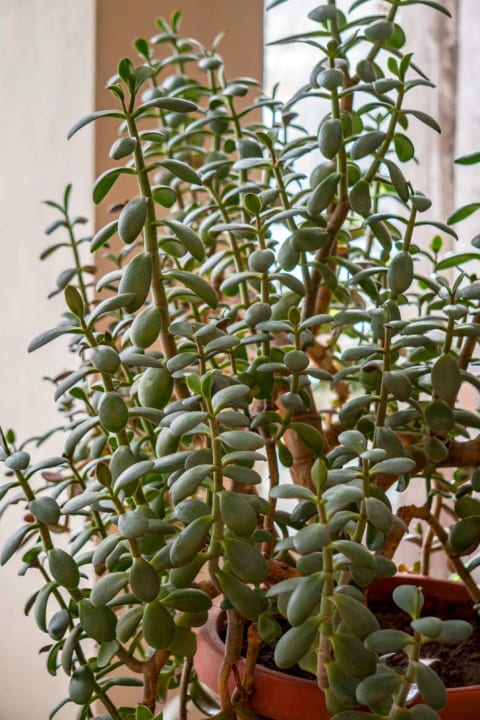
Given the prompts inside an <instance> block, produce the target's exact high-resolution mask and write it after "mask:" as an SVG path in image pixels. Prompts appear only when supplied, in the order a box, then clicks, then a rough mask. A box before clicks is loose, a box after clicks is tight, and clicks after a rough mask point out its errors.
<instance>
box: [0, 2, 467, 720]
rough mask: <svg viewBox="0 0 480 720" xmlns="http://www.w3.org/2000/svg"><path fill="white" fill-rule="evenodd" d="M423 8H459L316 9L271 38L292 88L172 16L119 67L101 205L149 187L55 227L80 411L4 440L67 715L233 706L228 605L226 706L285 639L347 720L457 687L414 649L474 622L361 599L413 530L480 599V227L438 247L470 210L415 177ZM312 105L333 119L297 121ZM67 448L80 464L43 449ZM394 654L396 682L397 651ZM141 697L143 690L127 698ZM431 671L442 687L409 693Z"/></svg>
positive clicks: (72, 390) (399, 712)
mask: <svg viewBox="0 0 480 720" xmlns="http://www.w3.org/2000/svg"><path fill="white" fill-rule="evenodd" d="M282 4H283V2H282V0H276V1H275V2H273V3H271V6H272V8H273V7H274V6H279V7H278V8H276V9H275V10H274V12H280V13H281V12H282ZM425 5H427V6H430V7H431V12H432V13H434V12H442V13H444V14H448V12H447V10H446V9H445V8H444V7H443V5H442V4H441V3H438V2H432V1H430V0H386V2H384V3H382V9H381V10H380V9H379V7H378V6H379V4H378V3H376V2H373V1H372V0H356V2H354V3H353V5H352V9H356V10H357V12H356V13H354V14H352V15H350V14H345V13H344V12H343V11H342V10H341V9H340V8H339V7H337V5H336V3H335V0H328V3H327V4H323V5H319V6H318V7H314V8H313V9H312V10H311V12H310V13H309V16H308V17H309V20H310V25H311V29H310V30H309V31H306V32H304V33H301V34H299V35H294V36H291V37H288V38H283V39H281V40H280V41H279V42H281V43H285V44H292V43H295V42H307V43H309V44H310V45H312V46H313V47H314V48H315V50H316V53H317V58H316V64H315V65H314V66H313V67H312V68H308V69H307V68H306V69H305V77H304V78H301V81H300V85H299V87H298V90H297V92H296V93H295V95H294V96H293V97H292V98H291V99H290V100H289V101H288V102H283V101H280V100H279V99H277V98H276V97H275V96H273V97H269V96H268V95H266V94H263V93H262V92H261V90H260V89H259V88H258V83H257V82H255V81H254V80H252V79H251V78H248V77H240V78H230V77H229V74H228V69H227V68H225V67H224V64H223V61H222V57H221V55H220V54H219V49H218V44H219V41H215V42H214V44H213V47H211V48H205V47H203V46H202V45H201V44H200V43H199V42H196V41H195V40H192V39H191V38H188V39H185V38H183V37H182V34H181V31H180V21H181V16H180V13H178V12H177V13H175V14H174V15H173V16H172V17H171V19H170V20H169V21H166V20H163V19H159V20H157V30H158V33H157V34H156V35H155V36H154V37H153V38H152V39H151V40H150V41H147V40H146V39H144V38H140V39H137V40H136V41H135V50H136V53H137V55H138V58H139V59H138V58H137V60H136V62H135V63H134V62H132V61H131V60H129V59H123V60H121V62H120V64H119V66H118V72H117V74H116V75H115V76H114V77H113V78H112V79H111V80H110V84H109V85H108V89H109V90H110V92H111V96H112V109H111V110H102V111H99V112H94V113H92V114H90V115H88V116H86V117H85V118H83V119H82V120H80V121H79V122H78V123H77V124H76V125H75V126H74V127H73V128H72V130H71V131H70V137H71V136H73V135H75V134H76V132H77V131H79V130H80V129H81V128H82V127H83V126H85V125H87V124H88V123H91V122H94V121H99V122H102V118H105V117H107V118H117V119H118V121H119V130H118V136H117V137H116V138H112V142H113V144H112V147H111V150H110V158H111V167H110V168H109V169H108V170H106V172H104V173H102V175H100V177H99V178H98V179H97V181H96V182H95V185H94V188H93V200H94V202H95V203H103V202H107V203H108V202H109V192H110V190H111V188H112V187H113V186H114V185H115V182H116V181H117V180H118V178H120V177H121V176H123V175H129V176H131V179H132V180H134V181H135V180H136V189H133V188H134V185H133V184H132V185H131V187H132V191H131V192H132V196H131V197H130V198H129V199H128V201H127V202H126V203H125V204H124V205H123V206H122V207H116V208H114V210H113V212H114V215H113V216H112V220H111V222H109V223H108V224H107V225H105V226H104V227H101V228H99V229H98V231H97V232H96V233H95V235H94V236H93V237H89V238H85V237H84V236H83V235H82V224H83V223H84V222H85V221H84V219H83V218H81V217H76V216H75V215H74V214H73V212H72V209H71V206H72V202H71V192H70V191H71V188H70V187H69V188H67V190H66V192H65V195H64V198H63V201H62V202H61V203H56V202H48V205H49V206H50V207H51V209H52V218H53V221H52V224H51V225H50V226H49V227H48V229H47V234H48V235H51V234H53V233H55V238H56V237H57V235H58V237H59V238H60V239H59V240H58V241H57V240H55V242H54V244H52V245H50V246H49V247H48V248H47V249H46V250H45V251H44V252H43V258H46V257H48V256H50V255H52V254H53V253H56V252H57V251H58V252H61V253H62V254H63V256H64V257H65V256H67V255H68V254H69V257H68V260H67V268H66V269H65V270H64V271H63V272H62V273H61V275H60V276H59V278H58V281H57V289H56V291H55V292H60V293H63V294H64V297H65V303H66V308H65V312H64V314H63V315H62V317H61V319H60V321H59V322H58V323H57V324H56V325H55V326H54V327H53V328H52V329H49V330H47V331H46V332H43V333H42V334H40V335H38V336H37V337H36V338H35V339H34V340H33V341H32V343H31V345H30V348H29V349H30V351H36V350H39V349H40V348H41V347H42V346H44V345H45V344H47V343H50V342H53V341H56V342H61V340H57V339H58V338H63V339H64V340H65V339H67V340H68V343H69V348H70V350H71V353H72V366H71V367H70V368H69V369H63V370H62V369H61V368H58V369H57V370H56V371H54V372H53V378H52V380H51V381H52V383H53V385H54V396H55V401H56V402H57V403H58V409H59V411H60V413H61V420H60V421H59V425H58V427H56V428H54V429H52V430H47V431H43V432H42V433H40V434H39V435H38V436H37V437H35V438H34V439H30V440H27V441H25V442H20V441H17V439H16V436H15V433H14V431H13V430H10V429H7V426H4V429H3V430H2V431H1V446H2V450H1V453H2V459H3V461H4V464H5V468H6V476H5V480H4V482H3V484H2V488H1V496H2V498H3V501H4V503H6V504H7V505H8V504H17V505H21V506H22V507H24V508H25V510H26V514H25V517H24V521H23V524H22V525H21V527H19V528H18V530H17V531H16V532H15V533H14V535H13V536H12V537H11V538H10V539H9V540H8V541H7V542H6V544H5V545H4V547H3V550H2V554H1V563H2V564H4V563H6V562H7V561H9V560H10V559H11V558H12V556H14V555H18V554H19V555H20V556H21V557H22V561H23V567H22V571H21V572H22V574H23V573H25V572H28V573H29V574H36V575H37V577H38V590H37V592H35V594H34V595H33V596H32V597H31V598H30V599H29V600H28V602H27V606H26V610H27V612H28V613H30V614H31V615H32V618H33V619H34V621H35V622H36V624H37V625H38V627H39V628H40V629H41V630H42V631H43V632H45V633H46V637H47V638H48V640H47V641H46V642H47V645H46V647H45V648H44V651H45V652H46V664H47V669H48V672H50V673H51V674H53V675H55V674H57V673H59V674H61V673H66V674H67V675H68V676H69V677H70V681H69V696H68V697H67V698H65V699H63V700H60V702H59V703H58V705H57V706H56V708H55V709H54V710H53V711H52V715H51V717H53V716H54V715H55V713H56V712H57V711H58V710H59V709H60V708H61V707H62V706H63V705H64V704H66V703H68V702H73V703H76V704H77V705H78V707H79V711H78V718H91V717H97V718H98V720H100V718H102V720H104V719H105V718H109V719H111V720H120V719H122V720H132V719H134V720H148V718H152V717H154V716H155V718H161V717H162V710H161V707H162V706H161V702H162V701H163V700H164V699H165V697H166V693H167V691H168V690H169V689H170V688H173V687H179V688H180V711H179V712H180V715H179V717H180V718H182V719H184V718H186V717H187V714H186V713H187V702H189V701H190V700H191V699H193V701H194V702H195V703H196V704H197V705H198V706H199V707H200V708H201V709H203V711H204V713H206V714H207V712H208V714H212V712H215V711H213V710H211V708H210V704H211V702H212V700H211V699H210V698H208V697H207V694H206V691H205V690H204V689H203V688H202V687H201V686H200V684H199V682H198V679H197V677H196V673H195V669H194V660H195V652H196V633H197V631H198V629H199V628H201V627H202V626H203V625H204V624H205V622H206V621H207V617H208V611H209V609H210V607H211V606H212V601H214V602H220V603H221V604H222V607H223V608H224V610H225V613H226V618H227V620H226V622H227V625H228V633H227V641H226V652H225V660H224V662H223V665H222V667H221V669H220V674H219V700H218V709H217V711H216V713H217V714H215V717H216V718H219V719H220V718H225V719H227V718H235V717H239V718H244V717H255V716H254V715H253V711H252V710H251V709H250V710H249V702H250V694H251V691H252V688H253V687H254V676H253V672H254V666H255V659H256V653H257V652H258V647H259V643H260V641H262V640H272V639H277V640H278V642H277V645H276V650H275V661H276V664H277V666H278V667H279V668H280V669H286V668H289V667H290V666H292V665H294V664H296V663H299V664H300V666H301V667H302V668H304V669H306V670H309V671H310V672H312V674H313V675H314V676H316V678H317V681H318V684H319V686H320V687H321V688H322V689H323V691H324V693H325V698H326V703H327V707H328V710H329V712H330V714H331V715H332V716H333V715H334V716H335V717H336V718H338V720H342V718H344V719H345V720H357V718H358V720H361V718H363V717H364V716H366V717H368V716H369V715H370V717H373V716H372V714H371V713H370V711H372V712H373V713H374V717H375V718H377V717H381V718H388V719H389V720H400V718H401V719H402V720H405V719H406V718H410V719H411V720H422V719H428V720H431V719H432V718H437V717H438V715H437V712H436V711H437V710H440V709H441V708H442V707H443V705H444V704H445V689H444V687H443V685H442V683H441V682H440V681H439V680H438V678H437V675H436V674H435V672H434V670H433V669H432V668H431V667H430V666H429V665H428V664H425V663H423V662H422V647H423V644H424V643H425V642H426V641H428V640H429V639H432V638H437V639H439V640H444V641H445V642H457V641H458V640H460V639H461V638H463V637H465V636H466V635H468V633H469V632H470V627H469V625H468V624H467V623H466V622H464V621H462V620H448V621H442V620H440V619H439V618H436V617H427V618H424V617H420V609H421V606H422V601H423V600H422V592H421V589H420V588H419V587H417V586H415V585H413V586H405V585H402V586H400V587H399V588H397V589H396V590H395V593H394V601H395V602H396V604H397V605H398V606H399V607H400V608H403V609H404V610H406V611H407V613H409V615H410V616H411V625H410V631H409V632H405V631H399V630H395V629H392V628H390V629H388V628H387V629H380V626H379V623H378V620H377V618H376V616H375V614H374V613H373V612H372V611H371V610H369V609H368V607H367V605H366V604H365V602H364V595H365V591H366V590H367V589H368V587H369V586H370V585H371V583H372V582H373V581H374V580H377V579H378V578H383V577H388V576H391V575H393V574H395V573H396V570H397V563H396V562H395V560H394V559H395V557H396V551H397V549H398V547H399V545H404V543H405V541H407V540H409V539H411V537H412V534H415V533H416V534H417V538H416V539H417V541H418V542H419V543H420V544H421V554H420V556H419V560H418V563H417V565H416V567H417V569H418V570H420V571H421V572H422V573H428V572H429V565H430V558H431V555H432V552H433V551H434V550H436V549H437V547H438V546H441V547H442V548H443V549H444V551H445V552H446V554H447V557H448V558H449V563H450V568H451V570H452V572H453V573H455V575H456V576H457V577H458V578H459V579H460V580H461V582H463V583H464V584H465V585H466V586H467V588H468V590H469V592H470V594H471V596H472V603H473V604H474V603H478V602H479V601H480V590H479V588H478V587H477V585H476V583H475V582H474V580H473V579H472V576H471V571H472V570H473V568H474V567H476V566H477V565H478V560H477V559H475V557H473V559H472V553H474V551H475V549H476V548H477V546H478V544H479V542H480V503H479V501H478V500H477V499H476V498H475V492H476V491H478V490H479V489H480V475H479V471H478V469H477V466H479V464H480V452H479V447H480V446H479V438H478V437H476V436H475V432H476V431H478V429H479V427H480V420H479V418H478V415H477V414H476V413H474V412H470V411H468V410H465V409H463V408H462V407H461V405H460V404H459V400H458V396H459V391H460V388H461V386H466V387H470V388H471V389H474V390H476V389H478V387H479V381H478V378H477V376H476V374H475V366H476V365H477V364H478V360H476V359H475V349H476V343H477V338H478V335H479V324H478V321H479V317H480V315H479V300H480V281H478V280H476V275H475V274H474V271H473V270H472V266H471V264H470V261H472V260H475V259H478V257H479V253H478V252H477V251H476V250H475V248H477V247H478V245H479V242H478V238H477V239H474V240H473V246H474V247H473V249H472V250H471V251H470V252H465V253H453V254H452V253H445V252H444V246H445V240H446V238H447V237H453V238H456V233H455V231H454V230H453V228H452V225H455V223H456V222H458V221H460V220H461V219H462V218H463V217H465V216H467V215H468V214H469V213H470V212H472V211H473V210H475V209H476V207H477V206H476V205H469V206H466V207H463V208H460V209H459V210H458V211H457V212H456V213H455V214H454V216H452V217H451V218H450V221H449V222H448V223H444V222H438V221H437V220H432V219H431V217H430V215H429V208H430V205H431V202H430V200H429V198H428V196H427V195H426V194H424V193H423V192H422V191H421V190H420V189H417V188H416V187H414V186H412V184H411V182H409V179H408V170H409V165H408V162H409V161H411V160H414V159H416V149H415V147H414V142H413V141H412V134H411V131H413V133H414V132H415V127H416V125H417V124H418V123H425V124H426V125H428V126H429V127H430V128H431V132H432V133H434V132H439V131H440V128H439V127H438V124H437V122H436V121H435V119H434V118H432V117H430V116H429V115H427V114H425V113H424V112H423V111H420V110H418V109H416V108H415V106H414V105H412V102H411V94H412V92H411V91H412V90H414V89H415V88H418V87H422V88H430V87H431V83H430V81H429V80H428V78H427V77H426V76H425V74H424V73H423V72H422V70H421V69H420V68H419V67H417V65H416V63H415V57H414V55H413V53H412V50H414V48H409V47H408V44H407V42H406V37H405V33H404V30H403V29H402V27H401V25H400V24H399V19H398V15H399V10H400V9H401V10H402V12H405V13H407V12H410V13H413V14H415V12H416V11H417V9H418V7H420V6H425ZM407 6H408V7H407ZM359 11H360V12H359ZM227 42H228V40H227ZM306 98H308V99H309V100H310V103H311V102H312V100H313V99H315V100H317V102H318V133H317V134H315V135H311V134H309V132H307V130H305V129H304V128H303V127H302V126H301V124H300V122H299V119H298V114H297V113H298V109H299V108H301V106H302V103H303V101H304V100H305V99H306ZM421 159H422V158H421V156H420V157H419V160H421ZM299 160H301V161H302V163H301V167H302V168H305V167H306V162H307V161H308V162H309V163H310V167H311V172H310V174H309V175H308V176H307V175H306V174H305V172H304V170H300V169H299V167H298V161H299ZM476 160H478V157H477V155H475V154H474V155H472V156H468V157H466V158H463V159H460V162H463V163H464V164H468V163H471V162H475V161H476ZM424 226H426V228H427V229H428V230H429V231H430V238H429V240H428V241H427V242H424V241H423V242H422V243H421V244H420V243H419V241H418V240H417V236H418V233H417V231H418V229H419V228H422V230H421V233H422V237H423V238H425V237H426V236H425V227H424ZM88 248H89V249H90V251H91V252H92V253H93V254H94V255H95V256H96V257H99V258H101V264H102V267H103V268H107V270H106V273H105V274H103V275H101V276H100V275H99V274H96V275H95V272H96V271H95V260H93V261H92V260H91V259H90V258H89V257H88ZM55 373H57V374H55ZM51 435H54V436H57V440H58V442H59V444H60V445H61V447H62V448H63V451H62V452H61V454H60V455H59V456H56V457H47V458H46V459H44V460H40V461H37V460H36V461H35V462H33V461H32V460H31V457H30V452H31V450H32V449H35V448H34V446H40V448H42V447H43V441H44V440H46V439H47V438H49V437H50V436H51ZM59 436H60V437H59ZM37 454H38V450H36V449H35V455H37ZM412 480H413V481H414V482H412ZM410 484H411V485H412V486H414V488H415V499H414V502H413V503H412V500H411V498H410V500H409V501H408V503H407V504H406V503H405V501H404V500H403V499H402V498H403V493H404V491H406V490H407V488H409V485H410ZM445 509H447V510H448V514H447V515H445V513H444V510H445ZM445 518H447V520H445ZM445 523H446V526H445ZM419 528H420V529H419ZM67 540H68V541H67ZM282 616H283V617H284V618H285V619H286V621H287V624H286V625H285V623H284V622H283V621H282V622H279V619H281V618H282ZM247 626H248V627H249V632H248V643H247V649H246V654H247V658H248V662H247V671H246V675H245V677H243V678H242V677H241V676H240V675H239V674H238V672H236V671H235V667H236V663H237V661H238V659H239V658H240V655H241V653H242V638H243V631H244V629H245V627H247ZM285 628H286V629H285ZM92 641H93V642H92ZM395 651H400V652H403V653H404V654H405V656H406V669H404V670H403V671H398V670H395V669H392V668H390V667H388V666H387V665H385V664H384V663H383V661H381V658H382V657H383V656H384V655H385V654H388V653H391V652H395ZM122 668H123V669H125V670H128V672H125V673H124V674H122ZM124 675H125V676H124ZM232 676H234V677H235V678H236V684H237V688H236V691H235V693H234V694H232V693H231V692H230V690H229V684H228V683H229V680H230V678H231V677H232ZM122 684H131V685H133V686H135V687H134V688H133V690H132V697H134V700H133V701H132V706H131V707H126V706H118V705H117V704H116V701H115V697H114V688H115V686H116V685H122ZM413 685H416V686H417V687H418V689H419V691H420V694H421V696H422V698H423V701H424V702H423V704H420V705H419V706H417V707H416V708H415V710H409V709H408V699H409V689H410V688H411V687H412V686H413ZM136 686H138V688H137V687H136ZM137 704H138V706H137ZM207 706H208V707H207ZM358 706H364V709H361V710H357V709H355V708H358ZM365 706H366V707H365ZM209 708H210V709H209ZM368 708H370V710H369V709H368Z"/></svg>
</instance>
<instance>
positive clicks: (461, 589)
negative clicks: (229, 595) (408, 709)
mask: <svg viewBox="0 0 480 720" xmlns="http://www.w3.org/2000/svg"><path fill="white" fill-rule="evenodd" d="M399 581H401V582H399ZM375 583H381V584H385V585H387V586H388V585H392V586H395V587H396V586H397V585H399V584H401V583H405V584H407V585H414V584H418V585H422V583H423V585H430V586H436V587H444V588H448V589H449V590H455V591H456V592H455V594H458V595H464V596H465V599H470V596H469V594H468V591H467V589H466V588H465V585H464V584H463V583H461V582H458V581H455V580H447V579H444V578H437V577H430V576H428V575H413V574H409V573H405V574H403V573H398V574H397V575H394V576H393V577H390V578H381V579H379V580H377V581H375V582H374V583H372V585H373V587H374V586H375ZM370 587H372V586H370ZM224 615H225V610H223V609H222V608H221V607H219V606H218V605H214V606H213V607H212V608H211V610H210V612H209V619H208V620H207V622H206V624H205V625H204V626H203V627H202V628H201V630H200V635H201V636H202V637H203V638H204V639H205V640H206V641H207V642H208V643H210V644H211V645H213V647H214V648H215V649H216V651H217V652H218V653H220V654H222V655H223V649H224V647H225V643H224V642H223V641H222V640H221V638H220V634H219V624H220V621H221V618H222V617H223V616H224ZM244 663H245V658H243V657H242V658H241V660H240V664H241V666H243V665H244ZM256 672H258V673H259V674H260V675H264V676H270V677H272V678H276V679H278V678H279V677H281V678H282V681H283V683H285V684H292V685H295V686H298V685H300V686H304V687H305V688H310V689H312V688H313V687H316V688H318V686H317V683H316V681H315V680H313V679H312V680H309V679H308V678H302V677H298V676H296V675H290V674H289V673H286V672H283V671H282V670H273V669H272V668H268V667H266V666H265V665H261V664H257V666H256ZM479 689H480V684H479V685H462V686H460V687H453V688H448V687H447V692H448V694H449V695H450V694H452V695H462V694H468V693H472V692H475V691H478V690H479ZM318 691H319V692H320V693H321V692H322V691H321V690H320V688H318ZM417 697H418V693H417Z"/></svg>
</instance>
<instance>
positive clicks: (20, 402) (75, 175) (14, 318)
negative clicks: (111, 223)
mask: <svg viewBox="0 0 480 720" xmlns="http://www.w3.org/2000/svg"><path fill="white" fill-rule="evenodd" d="M93 9H94V3H93V0H82V1H81V2H65V0H2V1H1V2H0V47H1V48H2V51H1V55H2V72H1V73H0V96H1V97H2V108H3V109H2V123H1V124H2V129H1V132H0V157H1V166H0V175H1V179H0V186H1V193H0V218H1V221H0V248H1V258H2V260H1V266H0V267H1V282H0V308H1V310H0V313H1V314H0V326H1V332H2V335H1V348H2V349H1V352H0V388H1V398H2V400H1V409H0V423H1V424H2V426H7V427H8V426H13V427H15V428H16V429H17V430H18V434H19V436H20V437H22V438H25V437H28V436H29V435H31V434H33V433H37V432H39V431H40V430H41V429H47V428H48V427H49V426H50V425H53V423H54V422H55V421H56V419H57V418H56V413H55V406H54V402H53V398H52V392H51V389H50V387H49V385H48V384H47V383H45V382H41V380H40V378H41V377H42V376H43V375H47V374H52V373H53V372H55V371H61V370H62V369H63V368H64V367H66V362H68V357H67V354H66V351H65V349H64V346H62V342H61V341H59V342H57V343H53V344H52V345H50V346H48V347H46V348H43V349H41V350H39V351H38V352H36V353H34V354H33V355H29V356H27V354H26V348H27V345H28V343H29V341H30V340H31V339H32V337H34V336H35V335H36V334H37V333H39V332H40V331H41V330H44V329H47V327H49V326H50V327H51V326H52V325H53V324H54V323H55V322H56V320H57V317H58V315H59V313H60V311H61V310H60V307H61V306H60V303H58V302H56V300H47V299H46V295H47V293H48V292H50V291H51V290H52V289H53V287H54V286H55V278H56V276H57V275H58V271H59V269H61V268H62V267H64V265H63V262H64V258H63V257H62V258H60V257H59V258H58V259H52V261H48V262H46V263H42V264H40V263H39V262H38V256H39V254H40V252H41V251H42V249H43V248H44V247H45V246H46V245H47V242H49V241H47V238H46V237H45V236H44V235H43V229H44V227H45V226H46V225H47V224H48V223H49V222H50V221H51V220H52V219H53V212H52V210H51V209H49V208H47V207H46V206H45V205H42V204H41V203H42V200H45V199H47V198H52V199H55V200H58V199H59V198H60V197H61V195H62V193H63V188H64V186H65V185H66V184H67V183H68V182H71V181H74V182H75V189H74V192H73V203H74V207H75V209H76V211H77V213H82V214H90V185H91V180H92V177H93V153H92V133H91V132H88V131H86V132H85V133H83V135H82V136H81V137H78V139H76V140H75V142H70V143H68V142H67V140H66V134H67V131H68V129H69V127H70V126H71V125H72V124H73V122H74V121H75V120H76V119H77V118H78V117H79V116H81V115H82V114H84V113H85V112H87V111H89V110H90V109H91V108H92V105H93V82H92V64H93V32H92V30H93ZM54 237H55V238H59V237H60V236H59V235H56V236H54ZM19 522H21V513H17V514H15V513H12V514H7V515H6V516H5V517H4V518H2V524H1V526H0V533H1V537H0V543H1V544H3V541H4V539H5V538H6V537H7V536H9V535H10V534H11V533H12V532H13V530H14V529H15V527H16V526H18V524H19ZM19 566H20V562H19V559H18V560H13V561H11V562H10V563H9V564H8V565H6V566H5V567H4V568H1V570H0V587H1V592H0V638H1V649H2V651H1V653H0V720H10V718H16V720H32V718H35V720H44V719H46V718H48V713H49V710H50V708H51V707H52V706H53V705H54V704H55V702H56V701H57V700H59V699H61V698H62V697H63V694H64V692H65V691H66V683H65V682H64V683H63V686H62V685H61V683H60V682H58V681H57V680H55V679H54V678H52V677H51V676H49V675H48V674H47V672H46V669H45V655H39V654H38V649H39V648H40V647H41V645H43V644H46V643H47V641H48V637H47V636H46V635H44V634H43V633H41V632H40V631H39V630H37V629H36V626H35V623H34V621H33V619H32V618H26V617H24V616H23V613H22V609H23V606H24V603H25V600H26V599H27V597H28V596H29V594H30V592H31V591H33V590H36V589H38V587H39V583H38V579H37V578H36V577H35V573H34V572H31V573H30V575H29V576H27V577H26V578H18V577H17V575H16V573H17V571H18V569H19ZM60 717H63V718H67V717H74V711H73V708H72V710H70V712H69V713H67V712H64V714H63V716H60Z"/></svg>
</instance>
